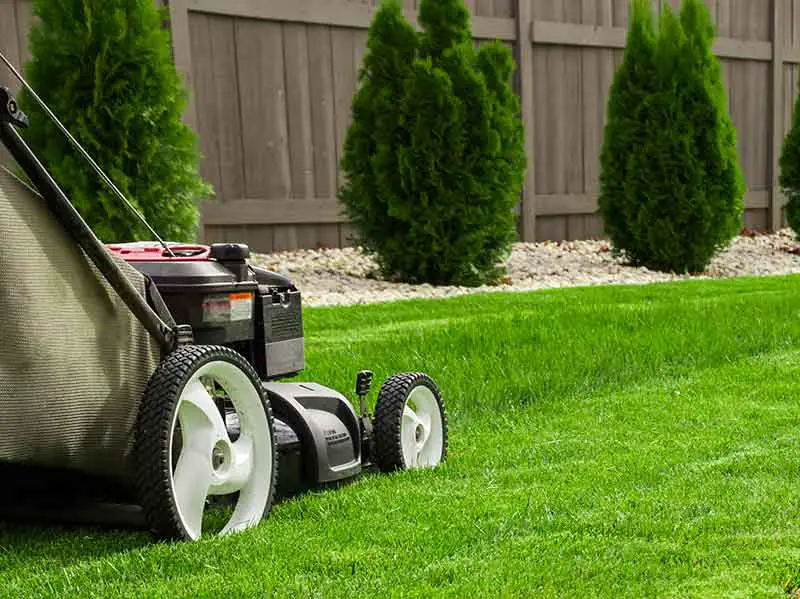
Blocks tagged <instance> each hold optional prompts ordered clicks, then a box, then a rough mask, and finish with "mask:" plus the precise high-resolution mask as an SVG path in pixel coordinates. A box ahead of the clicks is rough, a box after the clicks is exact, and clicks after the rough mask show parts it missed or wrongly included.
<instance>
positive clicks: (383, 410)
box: [373, 372, 447, 472]
mask: <svg viewBox="0 0 800 599" xmlns="http://www.w3.org/2000/svg"><path fill="white" fill-rule="evenodd" d="M373 430H374V436H375V438H374V447H375V456H374V457H375V464H376V465H377V466H378V468H379V469H380V470H381V471H382V472H392V471H396V470H409V469H417V468H433V467H436V466H438V465H439V464H440V463H441V462H443V461H444V460H445V459H446V458H447V414H446V413H445V407H444V401H443V400H442V396H441V394H440V392H439V389H438V387H437V386H436V383H434V382H433V380H432V379H431V378H430V377H429V376H428V375H427V374H423V373H421V372H404V373H401V374H396V375H394V376H393V377H391V378H389V379H387V380H386V382H385V383H384V384H383V386H382V387H381V390H380V393H379V394H378V403H377V405H376V406H375V417H374V419H373Z"/></svg>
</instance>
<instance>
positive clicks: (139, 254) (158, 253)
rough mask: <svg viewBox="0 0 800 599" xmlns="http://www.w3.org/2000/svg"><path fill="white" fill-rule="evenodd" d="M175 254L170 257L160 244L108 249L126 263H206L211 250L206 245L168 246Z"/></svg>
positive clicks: (130, 244)
mask: <svg viewBox="0 0 800 599" xmlns="http://www.w3.org/2000/svg"><path fill="white" fill-rule="evenodd" d="M168 245H169V249H171V250H172V252H173V253H174V254H175V256H174V257H173V256H170V255H169V254H167V252H166V250H164V248H163V247H162V246H161V244H159V243H158V242H142V243H112V244H107V245H106V248H108V250H109V251H110V252H112V253H114V254H117V255H118V256H120V257H121V258H122V259H123V260H125V261H126V262H205V261H208V260H209V254H210V252H211V248H210V247H208V246H206V245H181V244H174V245H173V244H168Z"/></svg>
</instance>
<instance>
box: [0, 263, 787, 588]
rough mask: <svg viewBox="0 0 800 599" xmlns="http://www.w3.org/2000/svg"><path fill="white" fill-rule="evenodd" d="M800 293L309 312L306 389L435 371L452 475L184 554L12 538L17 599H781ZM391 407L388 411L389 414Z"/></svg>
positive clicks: (303, 512)
mask: <svg viewBox="0 0 800 599" xmlns="http://www.w3.org/2000/svg"><path fill="white" fill-rule="evenodd" d="M798 290H800V278H797V277H786V278H770V279H741V280H733V281H718V282H690V283H680V284H669V285H653V286H648V287H607V288H593V289H572V290H561V291H546V292H537V293H530V294H515V295H488V296H473V297H464V298H458V299H454V300H448V301H438V302H437V301H428V302H423V301H419V302H403V303H399V304H394V305H386V306H369V307H352V308H333V309H329V308H325V309H313V310H308V311H307V317H306V321H307V331H308V339H307V341H308V347H309V356H308V360H309V370H308V371H307V372H306V373H304V377H305V378H308V379H313V380H317V381H320V382H322V383H325V384H330V385H332V386H334V387H337V388H340V389H341V390H343V391H345V392H349V390H350V388H351V387H352V385H353V376H354V374H355V372H356V371H357V370H358V369H361V368H364V367H372V368H373V369H374V370H375V373H376V380H380V379H382V378H384V377H386V376H388V375H389V374H390V373H391V372H394V371H397V370H415V369H424V370H426V371H428V372H429V373H430V374H431V375H433V376H434V377H435V378H436V380H437V381H438V382H439V383H440V385H441V387H442V389H443V391H444V394H445V399H446V401H447V404H448V407H449V412H450V417H451V431H452V434H451V452H450V456H451V457H450V461H449V462H448V464H447V465H446V466H445V467H443V468H441V469H440V470H438V471H436V472H413V473H403V474H399V475H396V476H378V477H369V478H366V479H363V480H361V481H360V482H358V483H357V484H354V485H352V486H350V487H347V488H345V489H341V490H339V491H336V492H327V493H319V494H312V495H310V496H306V497H303V498H300V499H297V500H293V501H290V502H287V503H283V504H281V505H279V506H277V507H276V508H275V510H274V511H273V513H272V516H271V518H270V519H269V520H268V521H267V522H265V523H264V524H263V525H262V526H260V527H259V528H258V529H256V530H251V531H248V532H246V533H244V534H241V535H238V536H235V537H231V538H228V539H224V540H217V539H207V540H203V541H201V542H200V543H198V544H195V545H192V544H181V545H174V546H167V545H154V544H151V542H150V539H149V537H147V536H146V535H142V534H136V533H117V534H111V533H108V532H103V531H98V530H86V529H81V530H77V531H74V530H73V531H68V532H61V531H55V530H54V529H30V528H26V529H22V530H20V529H13V528H9V529H2V528H0V596H8V597H64V596H81V597H101V596H102V597H106V596H108V597H206V596H207V597H212V596H214V597H216V596H231V597H256V596H258V597H267V596H275V597H330V596H347V597H376V596H381V597H385V596H409V597H429V596H448V597H472V596H483V597H489V596H491V597H531V596H542V597H644V596H646V597H785V596H786V588H787V587H791V586H792V585H793V584H794V583H795V582H797V581H800V578H798V577H797V576H798V572H800V489H799V488H798V486H797V485H796V483H795V479H796V477H797V475H798V464H800V430H798V427H797V424H798V423H800V403H799V402H798V401H797V398H798V391H800V384H798V377H797V375H796V373H797V371H798V368H800V350H798V349H797V348H798V347H800V345H799V344H798V343H799V342H800V318H798V316H800V293H798ZM374 395H375V394H373V399H374Z"/></svg>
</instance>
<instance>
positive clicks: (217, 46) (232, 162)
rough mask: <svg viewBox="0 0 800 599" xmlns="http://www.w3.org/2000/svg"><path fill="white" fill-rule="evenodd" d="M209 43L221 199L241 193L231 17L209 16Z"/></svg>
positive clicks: (241, 161)
mask: <svg viewBox="0 0 800 599" xmlns="http://www.w3.org/2000/svg"><path fill="white" fill-rule="evenodd" d="M208 27H209V37H210V40H209V41H210V45H211V60H212V63H211V64H212V69H213V70H212V73H213V74H214V88H215V92H216V93H215V95H214V101H213V109H214V112H215V117H216V120H217V135H218V136H219V137H218V141H217V143H218V147H219V171H220V186H219V190H218V191H219V193H220V194H221V195H222V197H223V199H226V198H234V197H241V196H242V195H244V168H243V160H242V130H243V129H242V118H241V112H240V107H239V102H238V96H239V77H238V75H237V73H238V67H237V56H236V39H235V30H234V20H233V19H230V18H227V17H218V16H212V17H210V21H209V24H208Z"/></svg>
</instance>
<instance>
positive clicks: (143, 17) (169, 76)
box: [20, 0, 211, 242]
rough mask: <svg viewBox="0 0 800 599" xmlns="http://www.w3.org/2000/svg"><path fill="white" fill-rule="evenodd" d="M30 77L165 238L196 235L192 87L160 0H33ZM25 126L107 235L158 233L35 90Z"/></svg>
mask: <svg viewBox="0 0 800 599" xmlns="http://www.w3.org/2000/svg"><path fill="white" fill-rule="evenodd" d="M34 14H35V15H36V16H37V17H38V22H36V23H35V24H34V26H33V27H32V29H31V33H30V49H31V54H32V57H33V58H32V60H31V61H30V62H29V63H28V64H27V66H26V71H27V77H28V79H29V82H30V83H31V85H32V86H33V88H34V89H35V90H36V91H37V93H38V94H39V95H40V96H41V97H42V99H43V100H44V101H45V102H46V103H47V104H48V105H49V106H50V108H51V109H52V110H53V112H54V113H55V114H56V115H57V116H58V117H59V119H60V120H61V121H62V122H63V123H64V125H65V126H66V127H67V128H68V129H69V130H70V132H71V133H72V134H73V135H74V136H75V138H76V139H77V140H78V141H79V142H80V143H81V145H83V146H84V147H85V148H86V150H87V151H88V152H89V154H90V155H91V156H92V157H93V158H94V159H95V161H96V162H97V163H98V164H99V165H100V167H101V168H102V169H103V170H104V171H105V172H106V173H107V174H108V176H109V177H110V178H111V179H112V180H113V181H114V183H115V184H116V185H117V187H119V188H120V190H121V191H122V192H123V193H124V194H125V195H126V196H127V197H128V199H129V200H130V201H131V202H132V203H133V204H134V206H136V208H137V209H138V210H139V211H140V212H141V213H142V214H143V215H144V217H145V218H146V219H147V220H148V221H149V222H150V224H151V225H152V226H153V227H154V228H155V229H156V231H157V232H158V233H159V235H161V236H162V237H164V238H167V239H170V240H175V241H191V240H193V239H194V237H195V234H196V227H197V221H198V214H199V211H198V205H199V202H200V201H201V200H203V199H205V197H207V196H208V195H209V194H210V193H211V189H210V187H209V186H208V185H207V184H206V183H205V182H203V181H202V180H201V178H200V177H199V175H198V172H197V163H198V160H199V154H198V150H197V147H196V139H195V136H194V134H193V132H192V131H191V129H190V128H189V127H187V126H186V125H185V124H184V123H182V122H181V116H182V114H183V111H184V108H185V106H186V101H187V95H186V92H185V90H184V88H183V84H182V81H181V79H180V77H179V75H178V73H177V71H176V69H175V66H174V64H173V62H172V54H171V48H170V40H169V31H168V29H166V28H165V27H163V22H164V17H165V14H164V12H162V11H161V10H159V9H158V8H156V6H155V4H154V2H153V0H34ZM20 104H21V105H22V107H23V109H24V110H25V111H26V112H27V113H28V114H29V115H30V117H31V126H30V128H29V129H27V130H25V131H24V132H23V134H24V136H25V138H26V140H27V141H28V143H29V144H30V145H31V146H32V148H33V149H34V151H36V152H37V154H38V155H39V156H40V157H41V158H42V160H43V161H44V163H45V164H46V165H47V167H48V168H49V169H50V171H51V172H52V173H53V176H54V177H55V179H56V180H57V181H58V183H59V184H60V185H61V186H62V188H63V189H64V191H65V193H66V194H67V195H68V197H69V198H70V199H71V201H72V202H73V204H74V205H75V207H76V208H77V209H78V211H79V212H80V213H81V215H82V216H83V218H84V219H85V220H86V221H87V223H88V224H89V225H90V226H91V227H92V228H93V229H94V231H95V233H96V234H97V235H98V237H100V239H102V240H103V241H105V242H117V241H133V240H144V239H150V238H151V237H152V235H150V234H149V232H148V231H147V229H146V228H145V227H144V226H142V225H141V224H140V223H139V221H138V219H136V218H135V217H134V216H133V215H131V214H130V212H129V211H128V210H127V209H126V208H125V206H124V205H122V203H121V201H120V200H118V199H117V198H116V196H114V195H113V194H112V192H110V191H109V190H108V188H107V187H106V186H105V185H104V184H103V182H102V181H101V180H100V178H99V177H97V175H96V174H95V173H94V172H93V171H91V169H90V167H89V166H88V165H87V164H86V163H85V162H84V161H83V159H82V158H81V157H80V156H79V155H78V154H77V153H76V151H75V150H74V149H73V148H72V146H71V145H70V144H69V142H68V141H67V140H66V139H65V138H64V137H63V135H61V133H60V132H59V131H58V130H57V129H56V127H55V125H54V124H53V123H51V122H50V120H49V119H48V118H47V116H46V115H45V114H44V112H43V111H42V110H41V109H40V108H39V106H38V105H37V104H36V103H35V101H34V100H33V98H30V97H28V94H27V93H23V94H21V97H20Z"/></svg>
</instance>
